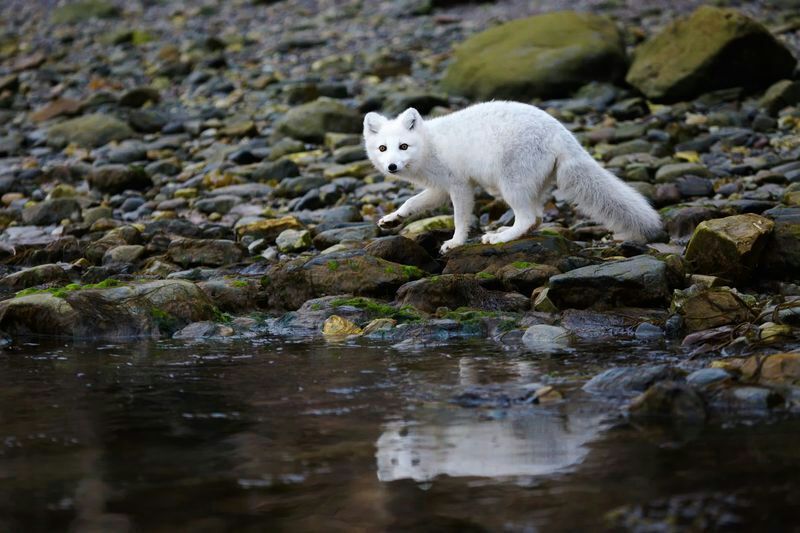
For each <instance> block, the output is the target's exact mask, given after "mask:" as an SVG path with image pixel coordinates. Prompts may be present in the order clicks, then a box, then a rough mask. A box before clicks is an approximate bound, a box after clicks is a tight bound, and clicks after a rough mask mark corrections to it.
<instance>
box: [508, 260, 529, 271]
mask: <svg viewBox="0 0 800 533" xmlns="http://www.w3.org/2000/svg"><path fill="white" fill-rule="evenodd" d="M511 266H513V267H514V268H518V269H520V270H522V269H524V268H530V267H532V266H533V263H528V262H527V261H514V262H513V263H511Z"/></svg>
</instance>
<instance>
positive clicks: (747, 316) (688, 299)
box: [672, 287, 754, 331]
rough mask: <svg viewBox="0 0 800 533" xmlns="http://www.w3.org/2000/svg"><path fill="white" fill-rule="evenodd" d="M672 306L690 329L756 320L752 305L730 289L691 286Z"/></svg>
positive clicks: (676, 296)
mask: <svg viewBox="0 0 800 533" xmlns="http://www.w3.org/2000/svg"><path fill="white" fill-rule="evenodd" d="M672 308H673V310H675V311H676V312H678V313H679V314H680V315H681V316H682V317H683V322H684V326H685V327H686V329H688V330H689V331H700V330H705V329H711V328H714V327H717V326H724V325H726V324H739V323H741V322H747V321H751V320H753V318H754V317H753V312H752V311H751V309H750V307H749V306H748V305H747V304H746V303H745V302H744V301H743V300H742V299H741V298H740V297H739V295H738V294H736V293H734V292H733V291H731V290H730V289H727V288H717V289H702V288H699V287H694V288H689V289H687V290H686V291H681V292H676V294H675V297H674V298H673V301H672Z"/></svg>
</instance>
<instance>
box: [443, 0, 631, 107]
mask: <svg viewBox="0 0 800 533" xmlns="http://www.w3.org/2000/svg"><path fill="white" fill-rule="evenodd" d="M626 66H627V59H626V56H625V47H624V44H623V41H622V36H621V34H620V31H619V29H618V28H617V26H616V25H615V24H614V23H613V22H612V21H611V20H609V19H607V18H605V17H601V16H597V15H592V14H590V13H577V12H574V11H561V12H556V13H547V14H545V15H538V16H535V17H530V18H525V19H520V20H514V21H512V22H509V23H506V24H502V25H500V26H496V27H494V28H491V29H489V30H486V31H484V32H481V33H479V34H477V35H475V36H473V37H471V38H470V39H468V40H466V41H465V42H464V43H462V44H461V45H460V46H458V47H457V48H456V52H455V60H454V61H453V63H452V64H451V65H450V67H449V68H448V69H447V72H445V75H444V78H443V80H442V86H443V88H444V89H445V90H447V91H449V92H452V93H456V94H461V95H464V96H467V97H470V98H474V99H478V100H488V99H491V98H509V99H517V100H530V99H531V98H535V97H542V98H549V97H557V96H563V95H564V94H565V93H568V92H569V91H572V90H574V89H577V88H578V87H580V86H581V85H584V84H586V83H587V82H590V81H595V80H598V81H612V82H613V81H618V80H619V79H621V78H622V76H623V75H624V72H625V68H626Z"/></svg>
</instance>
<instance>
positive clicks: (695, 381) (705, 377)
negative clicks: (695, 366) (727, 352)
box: [686, 368, 733, 389]
mask: <svg viewBox="0 0 800 533" xmlns="http://www.w3.org/2000/svg"><path fill="white" fill-rule="evenodd" d="M732 382H733V374H731V373H730V372H728V371H727V370H724V369H722V368H701V369H700V370H695V371H694V372H692V373H691V374H689V375H688V376H686V383H688V384H689V385H692V386H693V387H698V388H701V389H702V388H706V387H710V386H717V385H730V384H731V383H732Z"/></svg>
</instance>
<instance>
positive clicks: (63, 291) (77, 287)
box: [14, 278, 124, 298]
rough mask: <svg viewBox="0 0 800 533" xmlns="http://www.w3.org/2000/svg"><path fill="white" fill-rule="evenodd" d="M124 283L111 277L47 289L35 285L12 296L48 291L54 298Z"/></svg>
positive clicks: (19, 296)
mask: <svg viewBox="0 0 800 533" xmlns="http://www.w3.org/2000/svg"><path fill="white" fill-rule="evenodd" d="M121 285H124V284H123V283H122V282H121V281H119V280H117V279H113V278H108V279H104V280H103V281H101V282H100V283H90V284H88V285H81V284H80V283H70V284H69V285H64V286H63V287H50V288H47V289H37V288H35V287H30V288H28V289H23V290H21V291H19V292H17V293H16V294H15V295H14V298H21V297H23V296H28V295H30V294H42V293H49V294H52V295H53V296H55V297H56V298H66V297H67V295H68V294H69V293H71V292H74V291H82V290H87V289H108V288H111V287H119V286H121Z"/></svg>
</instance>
